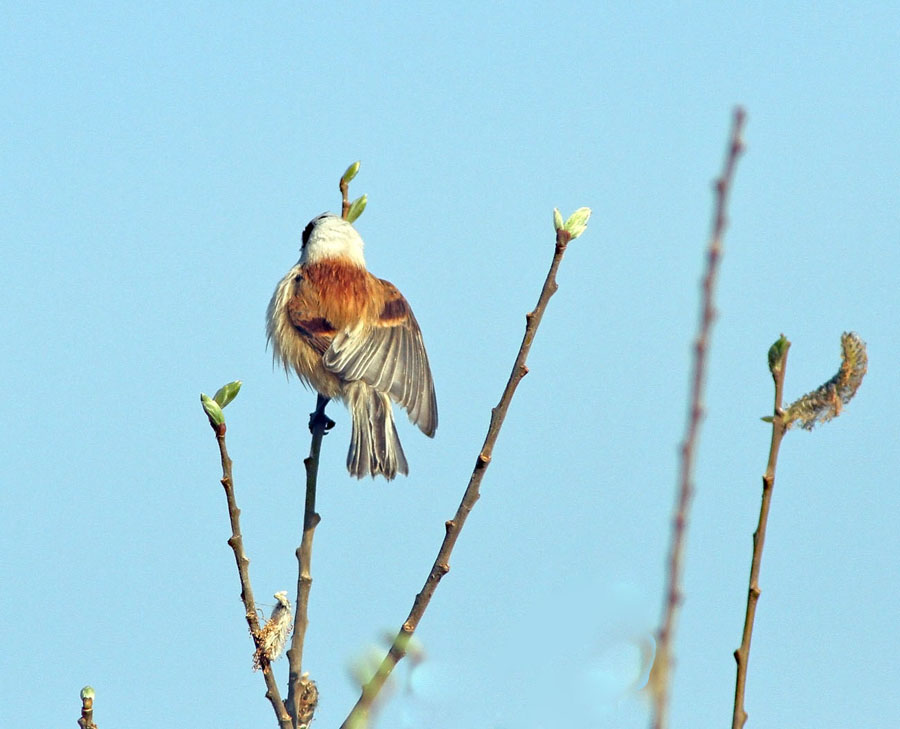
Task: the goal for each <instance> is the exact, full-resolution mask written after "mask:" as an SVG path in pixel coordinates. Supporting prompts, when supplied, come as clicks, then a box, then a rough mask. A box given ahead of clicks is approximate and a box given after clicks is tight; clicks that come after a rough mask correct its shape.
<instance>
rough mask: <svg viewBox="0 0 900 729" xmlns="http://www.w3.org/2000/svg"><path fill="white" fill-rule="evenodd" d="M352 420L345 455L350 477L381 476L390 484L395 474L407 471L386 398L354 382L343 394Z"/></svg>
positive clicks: (383, 394) (366, 386)
mask: <svg viewBox="0 0 900 729" xmlns="http://www.w3.org/2000/svg"><path fill="white" fill-rule="evenodd" d="M346 400H347V405H348V407H349V408H350V415H351V416H352V418H353V434H352V437H351V439H350V450H349V451H348V453H347V470H349V471H350V475H351V476H356V478H363V477H364V476H372V477H373V478H374V477H375V476H377V475H379V474H380V475H382V476H384V477H385V478H386V479H387V480H388V481H390V480H391V479H392V478H394V476H396V475H397V474H398V473H402V474H403V475H404V476H405V475H406V474H407V473H408V472H409V467H408V466H407V463H406V456H405V455H404V454H403V446H401V445H400V438H399V436H398V435H397V428H396V427H395V425H394V414H393V412H392V410H391V401H390V398H389V397H388V395H386V394H385V393H382V392H378V391H377V390H375V389H374V388H373V387H371V386H369V385H367V384H366V383H364V382H359V381H358V382H354V383H352V385H351V386H350V387H348V388H347V391H346Z"/></svg>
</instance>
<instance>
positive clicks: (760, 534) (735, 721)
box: [731, 342, 791, 729]
mask: <svg viewBox="0 0 900 729" xmlns="http://www.w3.org/2000/svg"><path fill="white" fill-rule="evenodd" d="M790 346H791V345H790V342H787V343H786V345H785V349H784V353H783V355H782V356H781V362H780V366H779V367H778V368H777V369H775V370H774V371H773V372H772V378H773V380H774V381H775V407H774V415H773V418H772V440H771V443H770V445H769V461H768V463H767V464H766V472H765V474H764V475H763V479H762V484H763V491H762V504H761V505H760V509H759V522H758V524H757V526H756V531H755V532H754V533H753V558H752V559H751V561H750V586H749V588H748V590H747V611H746V613H745V615H744V632H743V634H742V635H741V646H740V648H738V649H737V650H736V651H735V652H734V660H735V661H737V679H736V681H735V687H734V712H733V714H732V717H731V726H732V729H741V727H743V726H744V722H746V721H747V712H746V711H745V709H744V690H745V689H746V685H747V664H748V663H749V661H750V639H751V638H752V637H753V621H754V619H755V617H756V604H757V602H758V601H759V594H760V589H759V569H760V566H761V564H762V554H763V546H764V544H765V541H766V524H767V523H768V520H769V505H770V504H771V502H772V490H773V488H774V486H775V466H776V464H777V463H778V451H779V449H780V448H781V439H782V438H783V437H784V434H785V430H786V429H785V426H784V410H783V409H782V407H781V405H782V393H783V391H784V373H785V369H786V368H787V355H788V349H789V348H790Z"/></svg>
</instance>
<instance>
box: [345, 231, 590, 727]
mask: <svg viewBox="0 0 900 729" xmlns="http://www.w3.org/2000/svg"><path fill="white" fill-rule="evenodd" d="M583 217H584V220H585V221H586V216H583ZM582 230H583V227H582V228H581V229H580V230H579V231H578V234H580V233H581V231H582ZM573 237H577V235H573V234H572V233H571V232H569V231H568V230H566V229H565V228H561V227H558V228H557V231H556V249H555V252H554V255H553V261H552V263H551V264H550V270H549V272H548V273H547V278H546V280H545V281H544V286H543V288H542V289H541V294H540V297H539V298H538V303H537V306H535V308H534V310H533V311H531V312H529V313H528V314H526V316H525V335H524V337H523V338H522V344H521V346H520V347H519V353H518V355H517V356H516V361H515V363H514V364H513V368H512V372H511V374H510V376H509V380H508V381H507V383H506V388H505V389H504V390H503V394H502V396H501V397H500V402H499V403H498V404H497V406H496V407H495V408H493V409H492V410H491V421H490V425H489V426H488V432H487V436H486V437H485V439H484V444H483V446H482V448H481V451H480V452H479V454H478V457H477V458H476V459H475V467H474V469H473V471H472V476H471V477H470V478H469V484H468V486H467V487H466V490H465V493H464V494H463V497H462V501H461V502H460V504H459V508H457V510H456V514H455V515H454V517H453V519H451V520H450V521H448V522H446V524H445V535H444V540H443V542H442V543H441V546H440V549H439V550H438V554H437V557H436V558H435V560H434V564H433V565H432V567H431V571H430V572H429V573H428V577H427V578H426V580H425V584H424V586H423V587H422V590H421V591H420V592H419V594H418V595H416V598H415V600H414V601H413V606H412V609H411V610H410V612H409V616H408V617H407V618H406V621H405V622H404V623H403V625H402V626H401V627H400V630H399V631H398V633H397V636H396V637H395V638H394V642H393V644H392V645H391V647H390V650H389V651H388V653H387V655H386V656H385V657H384V660H383V661H382V662H381V665H380V666H379V667H378V670H377V671H376V672H375V675H374V676H373V677H372V678H371V680H370V681H369V682H368V683H367V684H366V685H365V686H363V689H362V695H361V696H360V697H359V700H358V701H357V702H356V705H355V706H354V707H353V709H352V711H351V712H350V714H349V715H348V716H347V718H346V719H345V720H344V723H343V724H342V725H341V727H342V729H361V727H364V726H365V725H366V723H367V720H368V718H369V714H370V711H371V708H372V705H373V703H374V701H375V698H376V697H377V696H378V693H379V691H381V689H382V687H383V686H384V683H385V681H386V680H387V678H388V676H389V675H390V674H391V671H393V669H394V667H395V666H396V665H397V663H398V662H399V661H400V660H401V659H402V658H403V657H404V656H405V655H406V649H407V646H408V644H409V640H410V638H411V637H412V635H413V633H414V632H415V630H416V628H417V627H418V625H419V621H420V620H421V619H422V616H423V615H424V613H425V610H426V608H427V607H428V604H429V602H430V601H431V598H432V596H433V595H434V592H435V590H436V589H437V586H438V583H440V581H441V578H442V577H443V576H444V575H445V574H447V572H449V570H450V554H451V552H452V551H453V547H454V545H455V544H456V540H457V538H458V537H459V534H460V532H461V531H462V528H463V525H464V524H465V521H466V518H467V517H468V515H469V512H470V511H471V510H472V508H473V507H474V506H475V502H476V501H478V498H479V488H480V485H481V480H482V478H483V477H484V473H485V471H486V470H487V467H488V465H489V464H490V462H491V454H492V453H493V450H494V444H495V443H496V441H497V436H498V435H499V434H500V429H501V427H502V426H503V421H504V419H505V418H506V412H507V410H508V408H509V404H510V402H511V400H512V398H513V395H514V394H515V391H516V388H517V387H518V385H519V382H520V381H521V380H522V378H523V377H524V376H525V375H526V374H527V373H528V368H527V367H526V366H525V360H526V359H527V358H528V352H529V350H530V349H531V344H532V342H533V341H534V336H535V333H536V332H537V329H538V326H540V323H541V318H542V317H543V315H544V310H545V309H546V308H547V302H548V301H549V300H550V297H551V296H553V294H554V293H556V290H557V288H558V286H557V283H556V271H557V269H558V268H559V264H560V261H562V257H563V255H564V254H565V251H566V246H567V245H568V244H569V241H570V240H571V239H572V238H573Z"/></svg>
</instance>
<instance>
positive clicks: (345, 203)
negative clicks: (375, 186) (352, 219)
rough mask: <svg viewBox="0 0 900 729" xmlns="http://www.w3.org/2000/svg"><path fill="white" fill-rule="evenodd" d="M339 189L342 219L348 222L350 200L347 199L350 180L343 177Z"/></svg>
mask: <svg viewBox="0 0 900 729" xmlns="http://www.w3.org/2000/svg"><path fill="white" fill-rule="evenodd" d="M338 187H339V188H340V190H341V217H342V218H343V219H344V220H346V219H347V213H349V212H350V200H349V199H348V197H347V195H348V191H349V188H350V182H349V180H346V179H344V178H343V177H342V178H341V181H340V183H339V184H338Z"/></svg>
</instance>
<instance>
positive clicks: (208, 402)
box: [200, 392, 225, 426]
mask: <svg viewBox="0 0 900 729" xmlns="http://www.w3.org/2000/svg"><path fill="white" fill-rule="evenodd" d="M200 402H201V403H202V404H203V411H204V412H205V413H206V417H208V418H209V422H210V424H211V425H213V426H217V425H222V423H224V422H225V413H223V412H222V408H220V407H219V403H217V402H216V401H215V400H213V399H212V398H211V397H210V396H209V395H204V394H203V393H202V392H201V393H200Z"/></svg>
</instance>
